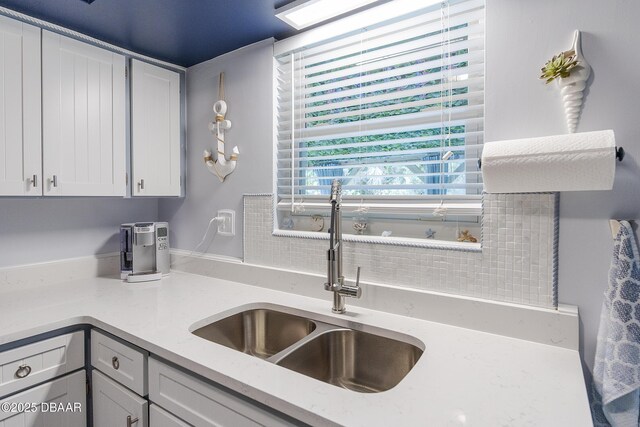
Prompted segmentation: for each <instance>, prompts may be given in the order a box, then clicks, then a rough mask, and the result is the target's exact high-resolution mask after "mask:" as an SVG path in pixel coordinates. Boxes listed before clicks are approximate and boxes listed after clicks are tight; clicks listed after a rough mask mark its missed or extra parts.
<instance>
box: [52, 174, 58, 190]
mask: <svg viewBox="0 0 640 427" xmlns="http://www.w3.org/2000/svg"><path fill="white" fill-rule="evenodd" d="M51 185H53V186H54V187H57V186H58V175H53V177H52V178H51Z"/></svg>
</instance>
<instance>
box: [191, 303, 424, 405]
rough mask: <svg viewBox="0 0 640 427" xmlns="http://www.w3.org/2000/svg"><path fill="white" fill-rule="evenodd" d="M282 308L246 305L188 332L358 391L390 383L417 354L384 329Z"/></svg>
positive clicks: (372, 390)
mask: <svg viewBox="0 0 640 427" xmlns="http://www.w3.org/2000/svg"><path fill="white" fill-rule="evenodd" d="M282 308H283V309H285V310H287V311H288V312H285V311H279V310H278V309H275V308H274V307H273V306H270V307H269V308H266V307H261V308H250V309H246V310H243V311H240V312H238V313H235V314H231V315H229V316H227V317H224V318H222V319H220V320H218V321H215V322H212V323H209V324H207V325H205V326H201V327H198V328H197V329H195V330H193V331H192V333H193V334H195V335H197V336H199V337H201V338H204V339H206V340H209V341H211V342H214V343H216V344H220V345H224V346H226V347H229V348H232V349H234V350H238V351H241V352H243V353H246V354H250V355H252V356H255V357H259V358H261V359H264V360H266V361H268V362H271V363H275V364H276V365H279V366H282V367H285V368H287V369H291V370H293V371H295V372H298V373H301V374H304V375H307V376H309V377H312V378H315V379H317V380H320V381H324V382H326V383H329V384H332V385H335V386H337V387H342V388H345V389H348V390H352V391H356V392H361V393H377V392H382V391H386V390H389V389H391V388H393V387H395V386H396V385H397V384H398V383H399V382H400V381H401V380H402V379H403V378H404V377H405V376H406V375H407V374H408V373H409V371H411V369H412V368H413V366H414V365H415V364H416V363H417V362H418V359H420V356H422V353H423V350H422V349H421V348H419V347H418V345H414V344H411V343H410V342H408V341H410V340H411V337H407V336H403V335H402V334H395V333H393V332H390V331H384V330H378V332H380V333H381V334H376V333H370V332H364V331H362V330H358V329H360V327H361V325H359V324H353V323H351V324H350V325H351V326H354V328H347V327H342V326H338V325H334V324H331V323H328V322H327V321H320V320H317V319H315V318H313V317H312V316H313V315H312V314H310V313H303V312H301V311H297V310H292V309H288V308H284V307H282ZM294 313H295V314H294ZM382 334H384V335H387V336H383V335H382ZM389 335H392V336H395V338H390V337H388V336H389ZM396 338H397V339H396ZM403 339H404V340H403ZM413 341H414V342H416V344H418V343H419V341H417V340H415V339H413Z"/></svg>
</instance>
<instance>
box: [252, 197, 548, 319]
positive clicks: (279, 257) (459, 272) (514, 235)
mask: <svg viewBox="0 0 640 427" xmlns="http://www.w3.org/2000/svg"><path fill="white" fill-rule="evenodd" d="M557 214H558V196H557V194H556V193H541V194H485V197H484V201H483V221H482V236H483V239H482V250H481V251H461V250H455V249H441V248H415V247H405V246H393V245H382V244H373V243H360V242H344V253H343V256H344V265H345V276H346V277H347V278H348V279H353V278H354V277H355V270H356V266H361V267H362V272H361V280H362V281H364V282H373V283H381V284H385V285H388V286H398V287H410V288H415V289H421V290H429V291H437V292H447V293H452V294H457V295H465V296H471V297H477V298H484V299H490V300H496V301H504V302H511V303H518V304H526V305H532V306H538V307H544V308H556V307H557V291H556V283H557V274H556V272H557V242H558V227H557V225H558V217H557ZM272 231H273V202H272V196H271V195H246V196H245V198H244V260H245V262H247V263H249V264H256V265H264V266H270V267H279V268H285V269H290V270H296V271H300V272H308V273H317V274H324V273H325V272H326V268H327V267H326V250H327V248H328V242H327V241H325V240H314V239H305V238H297V237H281V236H274V235H273V234H272ZM350 270H353V271H350Z"/></svg>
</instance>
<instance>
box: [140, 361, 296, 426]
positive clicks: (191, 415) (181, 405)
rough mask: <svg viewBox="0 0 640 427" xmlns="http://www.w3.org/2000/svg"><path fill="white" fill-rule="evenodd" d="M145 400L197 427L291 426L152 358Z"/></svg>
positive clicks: (258, 408) (276, 416)
mask: <svg viewBox="0 0 640 427" xmlns="http://www.w3.org/2000/svg"><path fill="white" fill-rule="evenodd" d="M149 399H150V400H151V401H152V402H154V403H157V404H158V405H160V406H162V407H163V408H165V409H166V410H167V411H169V412H171V413H173V414H175V415H177V416H178V417H180V418H182V419H183V420H185V421H186V422H188V423H190V424H193V425H196V426H198V427H204V426H212V427H214V426H215V427H219V426H229V427H241V426H260V425H268V426H289V425H292V424H291V423H288V422H286V421H285V420H283V419H282V418H280V417H279V416H278V415H276V414H274V413H271V412H268V411H266V410H264V409H262V408H260V407H258V406H256V405H255V404H253V403H251V402H249V401H248V400H245V399H242V398H240V397H238V396H235V395H232V394H230V393H228V392H226V391H224V390H223V389H221V388H219V387H216V386H214V385H212V384H208V383H205V382H204V381H201V380H199V379H197V378H195V377H192V376H191V375H188V374H186V373H184V372H182V371H180V370H178V369H176V368H174V367H172V366H169V365H166V364H164V363H162V362H160V361H158V360H156V359H154V358H151V359H150V361H149Z"/></svg>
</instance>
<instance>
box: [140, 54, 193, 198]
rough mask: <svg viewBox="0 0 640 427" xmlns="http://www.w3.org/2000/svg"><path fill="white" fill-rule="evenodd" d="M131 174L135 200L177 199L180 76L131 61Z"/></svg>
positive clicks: (178, 190)
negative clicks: (148, 198)
mask: <svg viewBox="0 0 640 427" xmlns="http://www.w3.org/2000/svg"><path fill="white" fill-rule="evenodd" d="M131 157H132V158H131V173H132V188H131V194H132V195H134V196H180V193H181V192H180V173H181V172H180V75H179V74H178V73H176V72H174V71H170V70H167V69H164V68H160V67H157V66H155V65H150V64H147V63H144V62H141V61H137V60H135V59H134V60H133V61H132V66H131Z"/></svg>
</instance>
